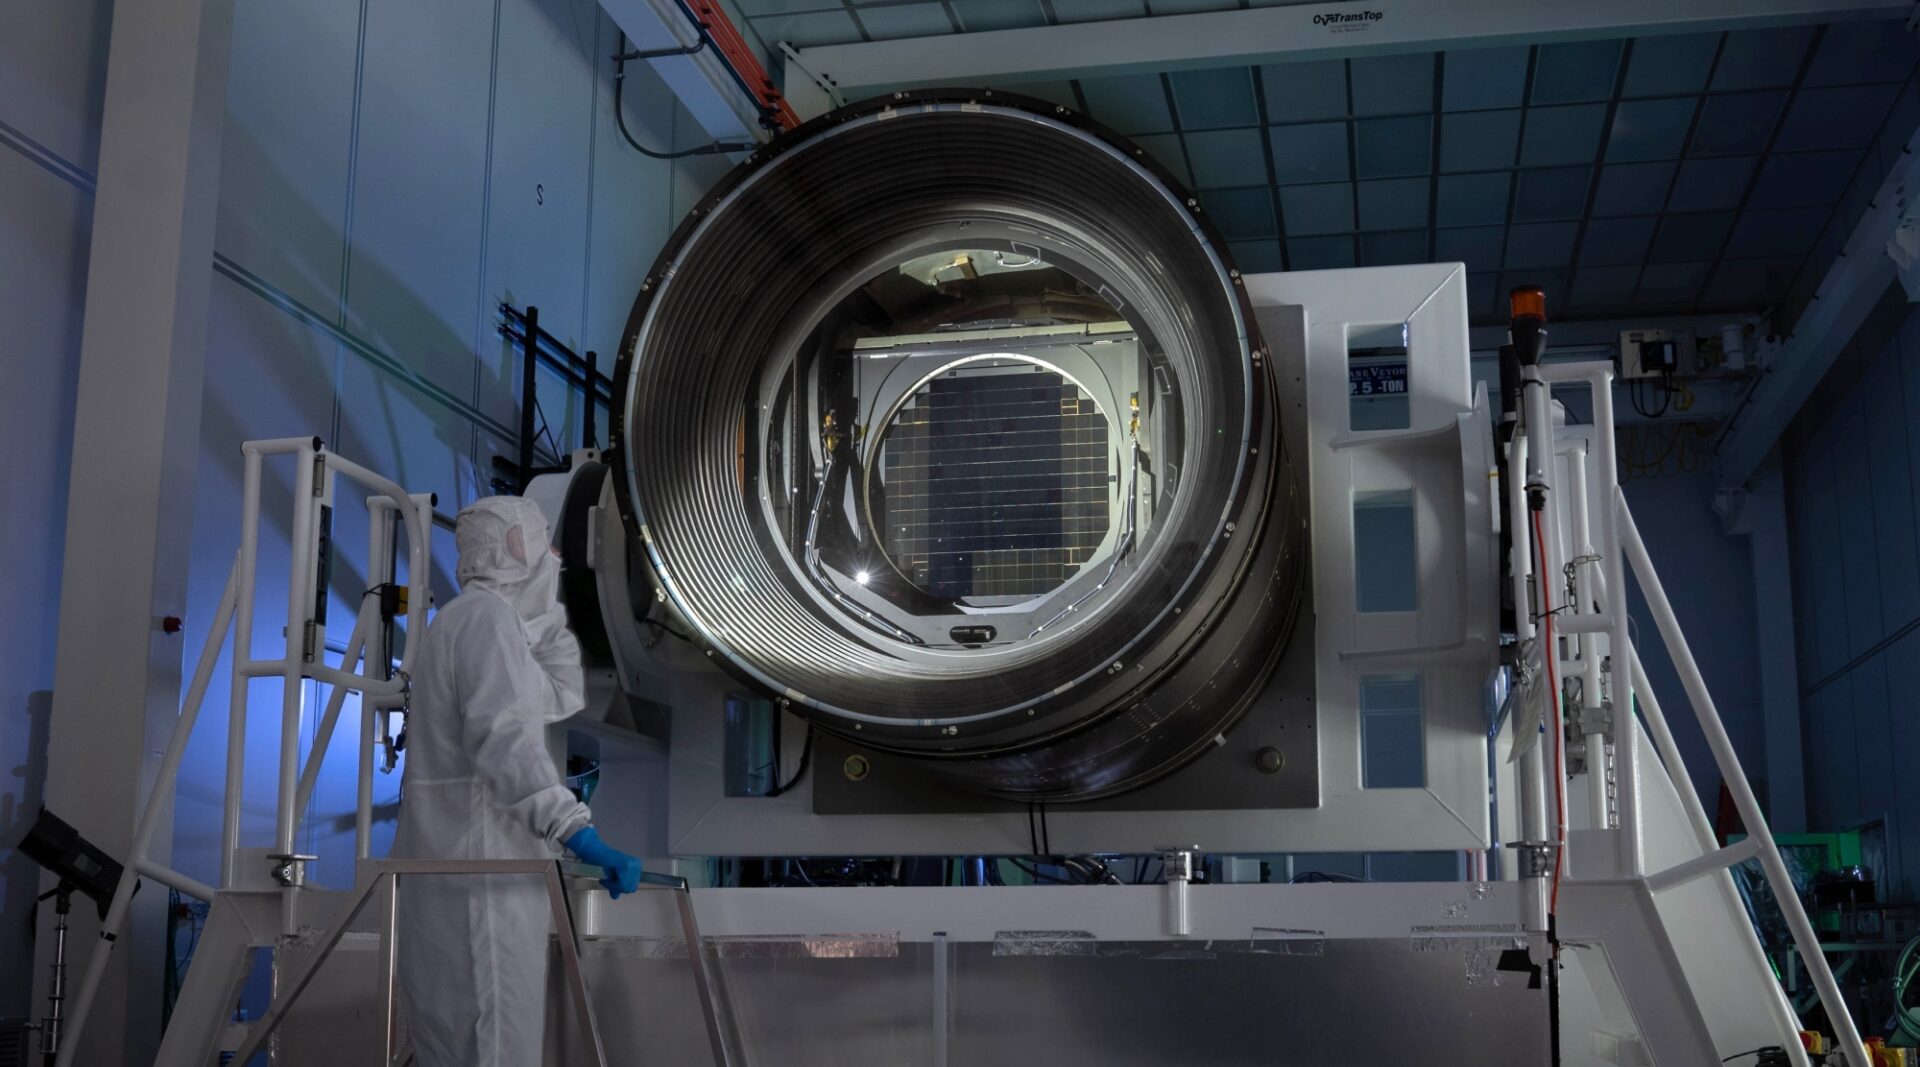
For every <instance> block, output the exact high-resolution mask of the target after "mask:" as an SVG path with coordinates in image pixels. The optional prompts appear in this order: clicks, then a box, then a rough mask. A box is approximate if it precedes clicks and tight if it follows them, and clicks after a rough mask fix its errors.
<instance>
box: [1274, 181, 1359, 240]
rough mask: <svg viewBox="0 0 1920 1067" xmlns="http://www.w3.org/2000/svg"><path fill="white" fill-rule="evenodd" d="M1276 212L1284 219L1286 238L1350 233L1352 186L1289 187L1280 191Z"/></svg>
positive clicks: (1351, 223) (1351, 228)
mask: <svg viewBox="0 0 1920 1067" xmlns="http://www.w3.org/2000/svg"><path fill="white" fill-rule="evenodd" d="M1280 210H1281V212H1283V213H1284V214H1285V215H1286V217H1287V235H1288V236H1289V237H1292V236H1296V235H1297V236H1301V237H1311V236H1314V235H1317V234H1324V233H1349V232H1351V231H1352V230H1353V186H1352V184H1350V183H1348V182H1333V183H1331V184H1328V185H1289V186H1287V187H1286V188H1284V189H1281V190H1280Z"/></svg>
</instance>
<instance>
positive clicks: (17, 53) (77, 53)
mask: <svg viewBox="0 0 1920 1067" xmlns="http://www.w3.org/2000/svg"><path fill="white" fill-rule="evenodd" d="M112 16H113V2H112V0H21V2H19V3H8V4H5V5H0V123H5V124H7V125H8V126H11V127H13V128H14V129H16V130H19V131H20V132H21V133H23V134H25V135H27V136H28V137H31V138H33V139H34V140H35V141H37V142H39V143H40V144H41V145H42V146H43V147H45V148H46V149H47V150H49V151H51V152H53V153H54V154H56V155H58V156H60V157H61V158H63V159H65V160H66V161H67V162H68V163H71V164H73V165H74V166H77V167H79V168H80V169H81V170H83V171H86V172H87V173H89V174H91V173H93V172H94V171H95V170H96V169H97V168H98V165H99V162H100V107H101V104H102V103H103V102H104V101H105V100H106V92H107V28H108V23H109V22H111V20H112Z"/></svg>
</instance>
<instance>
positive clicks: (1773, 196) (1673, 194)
mask: <svg viewBox="0 0 1920 1067" xmlns="http://www.w3.org/2000/svg"><path fill="white" fill-rule="evenodd" d="M739 2H740V6H741V8H742V11H743V13H744V14H746V15H747V16H748V23H749V25H750V26H751V27H752V30H753V32H755V33H757V34H758V35H759V36H760V37H761V38H762V39H763V40H764V41H765V42H767V43H768V44H773V43H775V42H779V41H788V42H790V43H792V44H794V45H796V46H801V47H806V46H812V45H820V44H838V43H847V42H853V41H861V40H880V39H885V38H896V37H924V36H933V35H939V34H952V33H964V32H972V31H978V30H991V29H1009V28H1018V27H1026V26H1040V25H1047V24H1052V23H1070V22H1085V21H1094V20H1105V19H1122V18H1134V17H1141V16H1144V15H1146V14H1149V12H1148V11H1147V9H1146V8H1145V6H1144V5H1143V2H1142V0H941V2H938V3H928V2H918V0H916V2H908V3H855V2H853V0H739ZM1152 3H1153V9H1152V11H1151V14H1156V15H1158V14H1173V13H1183V12H1191V11H1201V10H1210V9H1214V8H1219V7H1222V6H1234V5H1232V4H1231V3H1222V2H1221V0H1152ZM1917 57H1920V45H1916V42H1915V39H1914V36H1913V35H1912V34H1911V33H1909V32H1907V31H1905V30H1904V29H1903V28H1902V27H1901V25H1900V23H1898V22H1853V23H1839V24H1834V25H1830V26H1800V27H1784V28H1777V29H1764V30H1739V31H1734V32H1730V33H1703V34H1689V35H1681V36H1659V37H1640V38H1628V39H1616V40H1602V41H1583V42H1573V43H1563V44H1547V45H1537V46H1515V47H1504V48H1490V49H1476V50H1449V51H1444V52H1430V53H1423V54H1413V55H1393V56H1375V57H1366V58H1355V59H1350V60H1338V59H1336V60H1321V61H1311V62H1300V63H1287V64H1273V65H1265V66H1259V67H1226V68H1218V69H1211V70H1186V71H1172V72H1167V73H1161V74H1153V73H1146V74H1134V75H1123V76H1115V77H1101V78H1088V79H1083V80H1078V81H1069V82H1057V83H1047V84H1041V85H1024V86H1018V85H1003V86H996V87H997V88H1003V89H1007V90H1021V91H1025V92H1028V93H1031V94H1033V95H1037V96H1041V97H1044V98H1047V99H1049V100H1052V101H1054V102H1056V103H1062V104H1066V105H1068V106H1070V107H1074V108H1076V109H1079V110H1082V111H1085V112H1086V113H1088V114H1090V115H1092V116H1093V117H1094V118H1095V119H1097V120H1099V121H1100V122H1102V123H1104V124H1106V125H1108V126H1111V127H1112V128H1114V129H1116V130H1118V131H1119V132H1121V133H1123V134H1127V135H1129V136H1131V137H1133V138H1134V139H1136V140H1137V141H1138V142H1139V143H1140V144H1141V145H1143V146H1144V147H1146V148H1147V149H1148V151H1150V152H1151V153H1153V154H1154V155H1155V156H1157V157H1158V158H1159V159H1160V160H1161V161H1162V162H1163V163H1165V164H1166V165H1167V166H1168V167H1169V168H1171V169H1172V170H1173V171H1174V173H1176V174H1177V175H1179V176H1180V177H1181V178H1182V179H1184V180H1186V181H1187V182H1188V184H1189V185H1190V186H1191V187H1192V188H1194V189H1196V190H1198V191H1199V193H1200V197H1201V200H1202V202H1203V203H1204V205H1205V207H1206V209H1207V211H1208V212H1209V214H1210V215H1211V217H1212V219H1213V222H1214V224H1215V225H1216V226H1217V227H1218V228H1219V229H1220V230H1221V232H1222V233H1223V234H1224V235H1225V236H1226V238H1227V240H1228V241H1229V242H1230V244H1231V245H1232V248H1233V252H1234V256H1235V260H1236V262H1237V264H1238V265H1239V266H1240V267H1241V269H1243V270H1248V271H1266V270H1305V269H1315V268H1327V267H1349V266H1356V265H1380V264H1392V263H1409V262H1428V261H1435V260H1439V261H1446V260H1461V261H1464V262H1465V263H1466V264H1467V268H1468V271H1469V275H1470V277H1469V293H1470V296H1469V299H1470V300H1471V301H1472V302H1473V313H1474V317H1475V320H1476V321H1477V322H1492V321H1496V320H1500V319H1503V318H1504V316H1503V315H1502V314H1501V309H1500V308H1499V305H1500V304H1501V303H1502V302H1503V297H1502V295H1501V294H1504V292H1505V291H1506V289H1507V288H1508V287H1510V286H1512V285H1518V284H1538V285H1544V286H1546V287H1547V289H1548V292H1549V294H1550V295H1549V299H1550V301H1551V302H1552V303H1554V304H1557V305H1558V307H1557V308H1556V309H1555V311H1556V316H1557V317H1577V318H1612V317H1620V316H1624V315H1635V314H1641V315H1644V314H1650V313H1653V314H1679V313H1693V312H1718V311H1758V310H1762V309H1764V308H1767V307H1770V306H1778V305H1783V304H1784V305H1788V311H1789V312H1791V311H1794V310H1797V307H1798V305H1800V304H1803V303H1804V302H1805V300H1806V299H1807V298H1808V296H1810V294H1811V291H1812V286H1813V283H1814V282H1817V280H1818V277H1819V276H1820V275H1821V274H1822V273H1824V271H1825V269H1826V265H1827V264H1828V263H1829V262H1831V260H1832V258H1833V255H1834V254H1835V253H1836V252H1837V251H1838V248H1839V241H1840V240H1841V239H1843V238H1844V236H1845V233H1846V232H1847V231H1848V230H1850V228H1851V226H1852V222H1853V220H1854V219H1855V218H1857V217H1858V214H1859V212H1860V211H1862V210H1864V206H1865V201H1866V199H1867V198H1869V197H1871V195H1872V193H1873V191H1874V190H1875V189H1877V188H1878V185H1879V182H1880V178H1881V176H1882V175H1884V174H1885V173H1886V171H1887V166H1888V165H1889V164H1890V161H1891V155H1890V153H1897V152H1898V151H1900V149H1901V146H1903V145H1904V143H1905V141H1906V139H1907V138H1908V136H1909V135H1911V133H1912V132H1913V130H1914V128H1915V126H1916V125H1917V124H1920V87H1917V86H1916V84H1915V81H1914V75H1915V62H1916V58H1917Z"/></svg>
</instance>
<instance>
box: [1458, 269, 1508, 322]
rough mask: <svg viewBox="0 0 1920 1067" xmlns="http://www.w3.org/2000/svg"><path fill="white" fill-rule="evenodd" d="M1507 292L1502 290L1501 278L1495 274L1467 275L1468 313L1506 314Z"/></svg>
mask: <svg viewBox="0 0 1920 1067" xmlns="http://www.w3.org/2000/svg"><path fill="white" fill-rule="evenodd" d="M1506 306H1507V291H1506V290H1505V289H1502V288H1500V276H1499V275H1498V274H1493V273H1485V274H1469V275H1467V313H1468V314H1470V315H1499V314H1502V313H1504V312H1505V310H1506Z"/></svg>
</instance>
